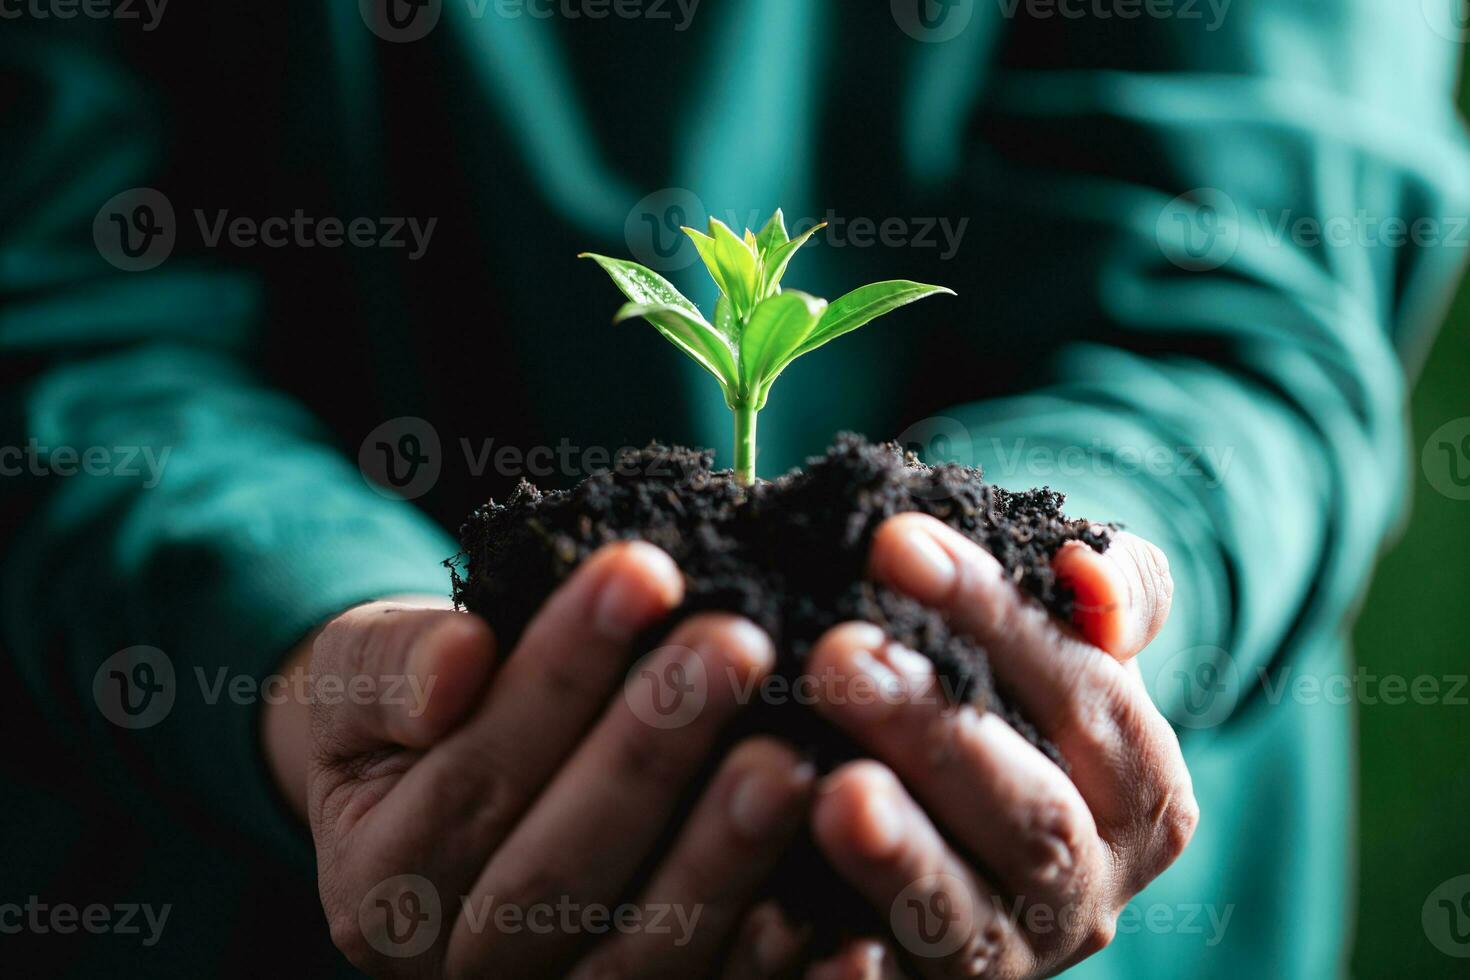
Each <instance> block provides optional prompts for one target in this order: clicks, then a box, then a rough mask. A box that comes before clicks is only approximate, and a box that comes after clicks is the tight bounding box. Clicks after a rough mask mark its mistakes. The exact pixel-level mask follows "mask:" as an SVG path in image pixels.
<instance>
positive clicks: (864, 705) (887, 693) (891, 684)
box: [846, 650, 907, 722]
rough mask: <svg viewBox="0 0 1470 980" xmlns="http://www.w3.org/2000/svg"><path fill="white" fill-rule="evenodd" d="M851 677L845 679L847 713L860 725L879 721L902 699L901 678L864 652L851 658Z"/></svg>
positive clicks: (891, 711)
mask: <svg viewBox="0 0 1470 980" xmlns="http://www.w3.org/2000/svg"><path fill="white" fill-rule="evenodd" d="M851 663H852V667H853V670H854V674H853V675H852V676H851V677H850V678H848V697H847V706H846V708H847V711H848V712H849V713H850V714H852V715H853V716H855V717H857V718H860V719H861V720H863V721H869V722H877V721H882V720H883V719H885V718H887V717H888V716H889V715H891V714H892V713H893V709H894V708H895V707H897V706H898V704H899V702H901V701H902V700H903V699H904V695H905V693H906V691H907V686H906V685H905V684H904V682H903V678H901V677H899V676H898V674H896V673H894V672H893V670H892V669H891V668H890V667H889V666H888V665H887V664H885V663H884V662H883V661H881V660H879V659H878V658H877V657H875V656H873V654H872V653H871V652H870V651H867V650H855V651H853V654H852V661H851Z"/></svg>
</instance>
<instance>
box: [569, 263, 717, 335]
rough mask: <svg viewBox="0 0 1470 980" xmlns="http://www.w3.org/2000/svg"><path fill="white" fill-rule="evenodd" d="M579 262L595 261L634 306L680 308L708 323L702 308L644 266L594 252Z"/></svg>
mask: <svg viewBox="0 0 1470 980" xmlns="http://www.w3.org/2000/svg"><path fill="white" fill-rule="evenodd" d="M577 258H579V259H591V260H593V261H594V262H596V263H597V264H598V265H600V266H602V268H603V270H604V271H605V272H606V273H607V274H608V275H609V276H611V277H612V281H613V282H614V283H616V284H617V287H618V288H619V289H621V290H622V291H623V295H624V296H626V297H628V299H630V300H632V301H633V302H634V303H647V304H651V305H655V306H676V307H678V308H679V309H681V310H683V311H684V312H685V313H688V314H689V315H691V316H693V317H694V318H695V319H697V320H699V321H701V322H703V320H704V314H702V313H700V312H699V307H697V306H695V305H694V304H693V303H691V302H690V301H689V300H688V299H687V298H686V297H685V296H684V294H683V293H681V292H679V290H677V289H675V288H674V284H673V283H671V282H669V281H668V280H667V279H665V278H664V277H663V276H661V275H659V274H658V273H657V272H654V271H653V270H652V269H649V268H647V267H645V266H641V265H639V264H638V263H637V262H628V261H625V260H623V259H611V258H608V257H607V256H606V255H596V254H594V253H592V252H583V253H582V254H581V255H579V256H577Z"/></svg>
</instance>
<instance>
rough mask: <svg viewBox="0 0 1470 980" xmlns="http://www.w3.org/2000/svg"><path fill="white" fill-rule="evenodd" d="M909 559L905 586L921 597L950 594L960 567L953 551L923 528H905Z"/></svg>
mask: <svg viewBox="0 0 1470 980" xmlns="http://www.w3.org/2000/svg"><path fill="white" fill-rule="evenodd" d="M904 543H905V544H907V545H908V551H909V555H908V560H907V561H905V562H904V563H903V564H902V566H901V567H902V574H903V576H904V580H905V581H904V585H905V586H906V587H907V588H908V590H909V591H911V592H913V593H914V594H915V596H916V597H917V598H919V599H923V600H927V601H931V602H932V601H937V600H939V599H942V598H944V597H945V596H946V595H948V594H949V590H950V589H951V588H952V587H953V586H954V581H955V578H956V576H958V574H959V570H958V569H957V568H956V567H955V563H954V559H953V558H951V557H950V556H949V552H947V551H945V550H944V548H943V547H942V546H941V545H940V544H939V542H938V541H936V540H935V539H934V536H933V535H932V534H930V533H929V532H928V531H926V530H924V529H923V528H920V527H910V528H907V529H906V530H905V531H904Z"/></svg>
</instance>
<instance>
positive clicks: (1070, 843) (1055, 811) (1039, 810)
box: [1021, 798, 1093, 897]
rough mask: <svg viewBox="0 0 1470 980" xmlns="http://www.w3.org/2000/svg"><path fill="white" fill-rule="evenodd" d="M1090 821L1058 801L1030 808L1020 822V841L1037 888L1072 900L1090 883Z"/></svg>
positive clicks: (1074, 808)
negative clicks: (1088, 862) (1040, 887)
mask: <svg viewBox="0 0 1470 980" xmlns="http://www.w3.org/2000/svg"><path fill="white" fill-rule="evenodd" d="M1092 836H1093V829H1092V821H1091V818H1090V817H1089V816H1087V815H1086V814H1084V813H1081V812H1079V808H1078V807H1077V806H1076V805H1075V804H1072V803H1069V802H1067V801H1065V800H1062V799H1060V798H1045V799H1042V800H1040V801H1038V802H1036V803H1033V804H1031V805H1030V806H1029V807H1028V809H1027V812H1026V815H1025V816H1024V817H1023V819H1022V824H1021V839H1022V844H1023V847H1024V848H1025V850H1026V852H1027V853H1028V854H1030V855H1032V858H1033V861H1034V864H1033V867H1034V868H1035V871H1034V872H1033V874H1034V876H1035V880H1036V882H1037V883H1038V884H1040V885H1043V886H1045V887H1046V888H1048V890H1051V891H1056V892H1060V893H1062V894H1063V895H1066V896H1069V897H1070V896H1074V895H1075V894H1077V893H1078V892H1080V891H1081V890H1082V889H1083V888H1084V887H1085V886H1086V884H1087V882H1088V881H1089V879H1090V877H1091V876H1090V874H1089V873H1088V870H1089V869H1088V868H1087V866H1086V865H1087V861H1088V859H1089V857H1090V854H1091V848H1090V847H1089V840H1090V838H1091V837H1092Z"/></svg>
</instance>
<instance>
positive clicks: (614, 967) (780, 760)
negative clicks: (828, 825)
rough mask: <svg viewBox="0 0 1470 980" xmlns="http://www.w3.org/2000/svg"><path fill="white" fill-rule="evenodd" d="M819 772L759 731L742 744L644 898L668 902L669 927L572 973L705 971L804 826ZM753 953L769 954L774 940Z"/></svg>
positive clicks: (631, 938)
mask: <svg viewBox="0 0 1470 980" xmlns="http://www.w3.org/2000/svg"><path fill="white" fill-rule="evenodd" d="M815 774H816V770H815V768H814V767H813V766H812V765H811V763H809V762H805V761H803V760H802V759H801V758H800V757H799V756H798V755H797V754H796V753H795V752H794V751H792V750H791V749H789V748H787V747H785V746H783V745H781V744H780V743H779V742H775V741H772V740H770V739H754V740H751V741H748V742H745V743H743V744H741V745H740V746H739V747H737V748H736V749H735V751H734V752H732V753H731V755H730V757H729V758H728V759H726V760H725V762H724V763H723V765H722V766H721V769H720V772H719V773H718V774H717V775H716V776H715V778H714V780H713V781H712V783H711V784H710V786H709V788H708V789H707V790H706V791H705V793H704V796H703V797H702V798H701V799H700V802H699V804H698V805H697V806H696V807H695V809H694V812H693V813H692V814H691V815H690V817H689V822H688V823H687V824H686V825H685V827H684V829H683V830H682V831H681V832H680V834H679V838H678V840H677V841H676V842H675V843H674V846H673V848H672V849H671V850H670V851H669V854H668V856H667V858H665V859H664V861H663V863H662V865H660V867H659V868H658V870H657V871H656V872H655V873H654V876H653V879H652V881H650V882H649V885H648V887H647V889H645V890H644V892H643V894H642V895H641V896H640V897H639V899H638V903H637V904H638V907H639V908H641V909H646V910H655V909H667V910H672V914H671V915H670V916H668V918H669V919H670V920H671V922H670V924H671V925H672V926H673V928H672V929H669V930H654V929H643V930H639V931H636V932H624V933H619V934H618V935H616V936H613V937H610V938H609V939H606V940H604V941H602V942H601V943H600V944H598V945H597V947H596V948H595V949H594V951H593V952H592V953H591V954H590V955H589V956H588V957H587V958H586V959H585V960H584V961H583V962H582V963H581V964H580V965H579V967H578V969H577V971H576V972H574V973H573V976H574V977H580V978H583V980H595V978H598V977H609V976H612V977H619V976H634V975H636V976H639V977H649V978H657V977H671V978H683V977H689V976H702V975H704V974H706V973H707V972H708V971H709V969H710V968H711V967H712V966H713V965H714V964H715V963H716V962H717V961H718V960H719V958H720V955H721V953H722V952H723V950H724V948H725V947H726V945H727V944H728V943H729V942H730V939H731V937H732V936H733V935H734V934H735V933H736V931H737V930H738V928H739V926H740V923H741V919H742V917H743V916H744V915H745V913H746V910H747V909H748V908H749V906H750V904H751V902H752V899H753V896H754V895H755V894H756V891H757V889H758V888H759V887H760V886H761V885H762V884H763V883H764V880H765V878H766V876H767V874H769V873H770V870H771V869H772V868H773V867H774V866H775V865H776V863H777V861H779V860H780V858H781V857H782V855H783V854H784V852H785V849H786V846H787V845H788V844H789V843H790V842H791V839H792V838H793V836H794V835H795V833H796V830H797V829H798V828H799V827H800V826H801V824H802V820H803V818H804V817H805V816H806V806H807V803H808V801H809V800H810V796H811V789H812V783H813V781H814V779H815ZM757 952H759V953H761V954H763V955H765V956H769V954H770V953H771V949H770V948H769V947H768V948H766V949H761V950H757ZM770 965H771V966H772V967H773V968H774V967H776V966H779V965H780V964H779V963H774V964H770Z"/></svg>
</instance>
